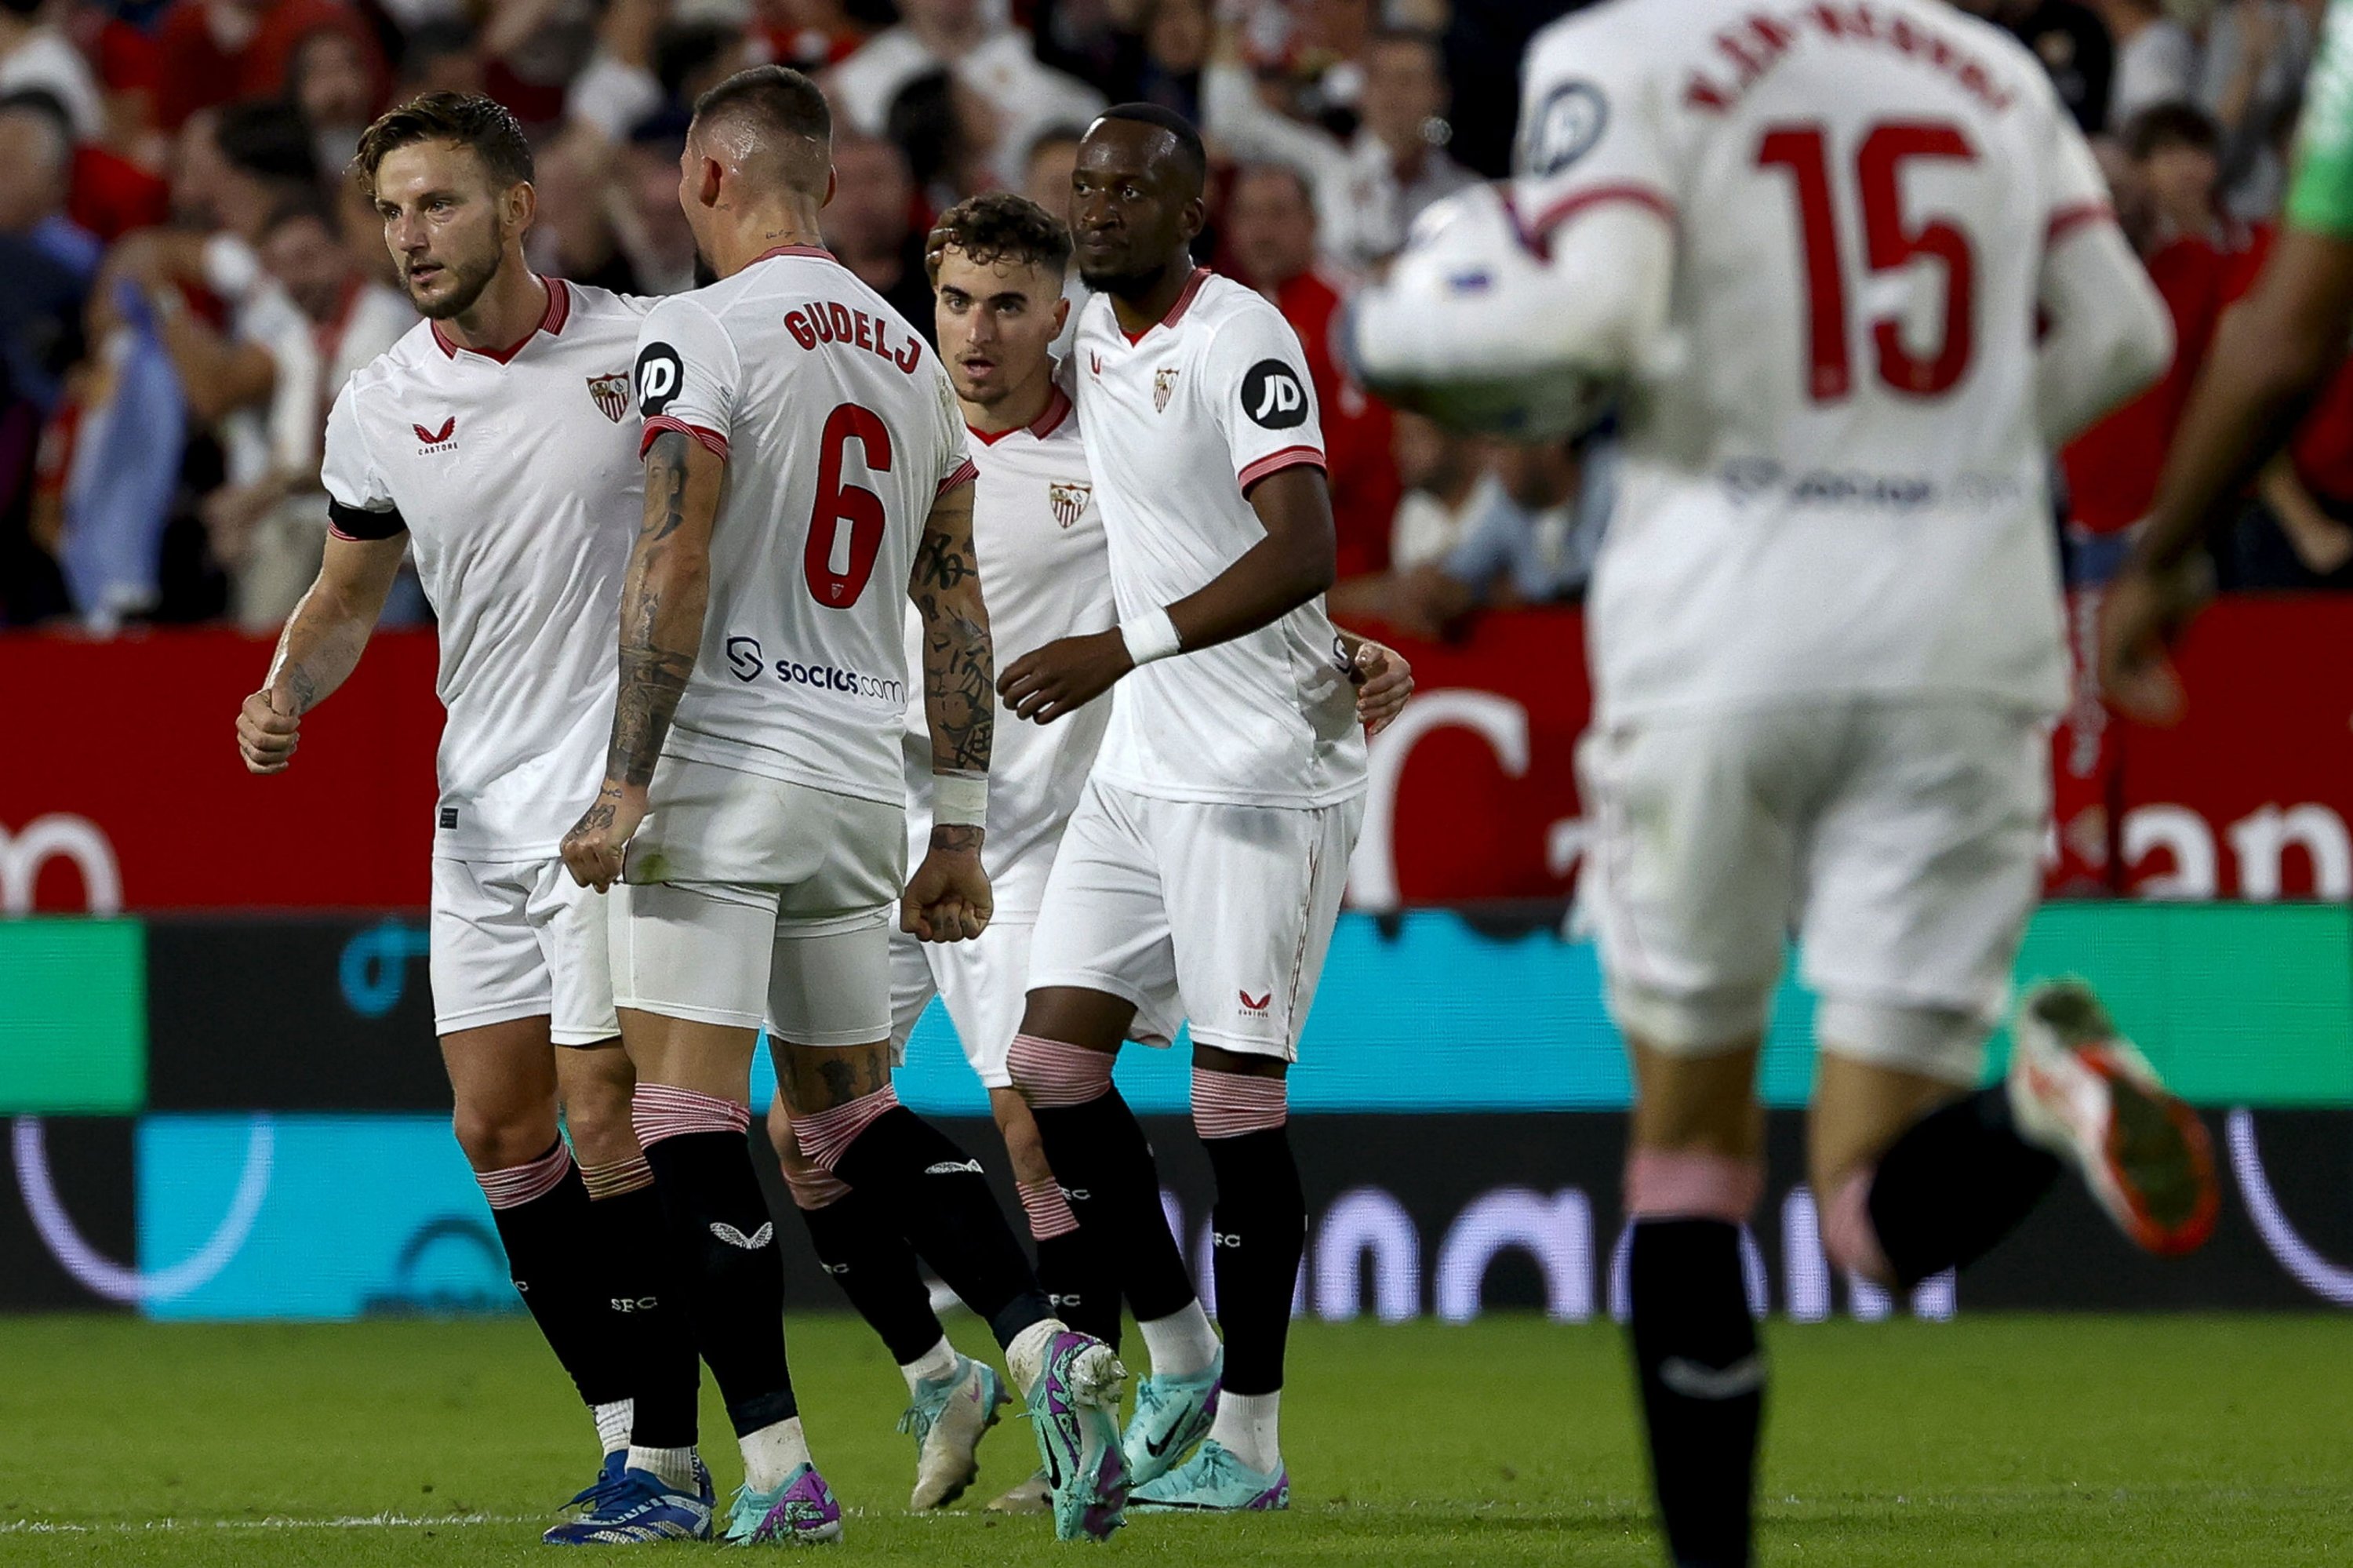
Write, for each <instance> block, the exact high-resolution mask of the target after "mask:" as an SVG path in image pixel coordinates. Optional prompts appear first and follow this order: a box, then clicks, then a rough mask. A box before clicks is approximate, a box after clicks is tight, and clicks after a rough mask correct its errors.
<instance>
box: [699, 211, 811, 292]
mask: <svg viewBox="0 0 2353 1568" xmlns="http://www.w3.org/2000/svg"><path fill="white" fill-rule="evenodd" d="M817 215H818V204H817V203H816V202H813V201H806V200H800V199H790V200H786V201H784V202H777V203H766V204H763V205H762V206H759V207H745V208H743V209H742V210H741V213H740V214H739V215H738V216H736V217H734V219H733V221H732V222H729V223H727V224H726V225H725V226H724V227H723V228H721V229H720V230H719V232H718V233H716V234H714V235H712V237H711V247H710V252H711V253H710V257H709V260H710V262H711V270H712V271H714V272H716V273H718V274H719V275H720V276H721V277H723V278H733V276H734V275H735V274H736V273H738V272H741V271H742V270H744V268H746V267H749V266H750V265H751V264H752V263H753V262H754V261H757V260H759V259H760V258H761V257H763V256H765V255H767V254H768V253H769V252H770V251H772V250H782V249H787V248H788V247H792V246H797V245H810V246H818V247H822V246H823V245H824V244H825V233H824V230H823V229H822V228H820V227H819V226H818V217H817Z"/></svg>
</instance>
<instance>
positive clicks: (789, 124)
mask: <svg viewBox="0 0 2353 1568" xmlns="http://www.w3.org/2000/svg"><path fill="white" fill-rule="evenodd" d="M688 137H689V140H690V141H691V142H692V143H694V144H695V145H696V146H697V147H698V148H699V149H700V150H701V152H702V154H703V155H705V156H707V157H710V158H712V159H714V160H715V161H717V162H720V163H723V164H726V165H728V166H729V167H731V168H733V169H734V170H736V171H737V172H738V173H740V174H741V175H743V177H744V179H745V180H746V181H748V182H750V183H751V184H753V185H755V186H758V187H763V188H774V187H776V186H782V187H784V188H786V189H789V190H793V191H797V192H798V193H800V194H801V195H803V196H815V197H817V198H818V200H820V201H822V200H823V199H824V197H825V194H826V183H827V179H828V175H829V174H830V173H831V170H832V166H833V111H832V110H830V109H829V108H828V107H827V106H826V101H825V94H823V93H821V92H819V91H818V88H817V83H815V82H813V81H811V80H810V79H808V78H807V77H805V76H803V75H802V74H801V73H800V72H798V71H797V70H791V69H786V67H784V66H776V65H765V66H755V67H754V68H753V69H750V70H745V71H738V72H736V73H735V74H734V75H733V76H731V77H729V78H728V79H726V80H725V81H723V82H721V83H720V84H719V85H718V86H717V87H714V88H712V90H710V91H708V92H706V93H704V94H703V95H702V97H701V98H699V99H697V100H696V101H695V104H694V126H693V129H692V130H691V131H690V132H688Z"/></svg>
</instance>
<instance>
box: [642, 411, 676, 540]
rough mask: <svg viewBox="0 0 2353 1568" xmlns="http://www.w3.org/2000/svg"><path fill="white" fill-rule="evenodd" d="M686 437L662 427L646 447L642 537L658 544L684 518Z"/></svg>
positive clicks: (670, 533) (667, 536)
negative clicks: (644, 510)
mask: <svg viewBox="0 0 2353 1568" xmlns="http://www.w3.org/2000/svg"><path fill="white" fill-rule="evenodd" d="M686 449H687V440H686V438H685V437H684V436H683V435H681V434H680V433H679V432H678V431H676V430H664V431H663V432H662V433H661V434H659V435H658V436H656V437H655V438H654V440H653V444H652V445H651V446H649V447H648V448H647V449H646V521H645V526H644V528H643V530H642V534H643V539H641V540H640V543H642V542H644V540H651V541H653V542H654V543H657V544H659V542H660V541H662V540H664V539H667V538H669V537H670V535H672V534H675V533H677V532H678V530H679V525H680V524H681V523H683V522H685V521H686Z"/></svg>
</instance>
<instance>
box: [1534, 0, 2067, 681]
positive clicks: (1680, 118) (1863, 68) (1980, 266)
mask: <svg viewBox="0 0 2353 1568" xmlns="http://www.w3.org/2000/svg"><path fill="white" fill-rule="evenodd" d="M1525 69H1526V79H1525V83H1524V87H1525V94H1524V97H1523V100H1522V101H1523V102H1524V104H1525V111H1524V120H1523V123H1522V127H1521V135H1520V145H1519V150H1518V163H1519V176H1518V180H1517V183H1516V187H1515V192H1514V196H1515V200H1516V202H1517V204H1518V206H1519V208H1520V214H1521V218H1522V222H1523V224H1524V227H1525V231H1526V233H1527V236H1528V238H1529V242H1530V243H1531V244H1533V245H1535V246H1539V247H1541V246H1543V245H1545V244H1546V243H1547V242H1548V241H1549V240H1550V238H1552V237H1553V236H1555V235H1556V234H1557V233H1558V232H1560V230H1561V228H1562V227H1563V226H1564V225H1567V224H1569V223H1572V222H1573V221H1574V220H1575V218H1576V217H1577V214H1578V213H1579V212H1581V211H1584V210H1586V209H1588V208H1589V207H1593V206H1594V205H1596V204H1599V203H1609V202H1635V203H1640V204H1642V205H1645V206H1648V207H1652V208H1654V209H1656V210H1657V211H1659V212H1660V213H1661V214H1662V216H1664V217H1667V218H1668V220H1669V221H1670V222H1671V223H1672V224H1673V225H1674V226H1675V230H1676V241H1675V257H1676V262H1675V265H1676V275H1675V278H1674V283H1673V289H1672V299H1671V304H1670V307H1669V318H1668V319H1669V325H1670V329H1671V331H1670V334H1669V341H1668V344H1667V347H1668V354H1667V355H1666V356H1665V357H1664V362H1663V363H1662V365H1660V366H1656V367H1653V368H1652V369H1651V371H1650V372H1649V373H1647V374H1646V375H1645V376H1644V377H1643V378H1642V380H1641V383H1640V385H1639V387H1637V389H1636V390H1635V391H1634V392H1633V393H1632V394H1631V395H1630V398H1629V401H1628V404H1627V408H1626V419H1625V434H1626V462H1625V468H1624V473H1623V478H1622V480H1621V490H1620V503H1619V507H1618V511H1617V514H1616V515H1615V516H1614V517H1613V518H1612V520H1611V523H1610V528H1609V536H1608V539H1607V541H1606V542H1605V544H1604V546H1603V548H1602V554H1601V557H1600V560H1599V565H1598V567H1597V570H1596V574H1595V584H1594V589H1593V593H1592V598H1591V601H1590V610H1591V616H1592V621H1591V628H1590V635H1591V638H1592V642H1593V650H1594V662H1595V669H1596V673H1597V676H1598V680H1597V686H1598V698H1599V715H1598V716H1599V718H1600V719H1601V720H1602V721H1603V722H1605V723H1616V722H1620V721H1623V720H1625V719H1628V718H1630V717H1635V716H1639V715H1647V714H1651V713H1656V712H1660V711H1662V710H1666V709H1687V710H1688V709H1700V710H1708V709H1722V708H1725V707H1742V706H1749V705H1758V704H1762V703H1767V702H1783V701H1791V700H1796V701H1803V700H1805V699H1807V698H1808V697H1809V696H1812V695H1819V694H1873V693H1883V694H1890V695H1915V694H1953V695H1967V696H1972V697H1978V698H1983V699H1989V700H1992V701H1995V702H1999V703H2002V704H2006V705H2017V706H2020V707H2022V708H2027V709H2031V710H2040V711H2044V712H2055V711H2056V710H2057V709H2058V707H2059V706H2060V705H2061V704H2062V702H2063V700H2064V697H2065V683H2066V671H2065V664H2064V662H2063V653H2062V643H2061V620H2060V601H2059V591H2058V580H2057V571H2056V562H2055V559H2054V550H2053V546H2052V524H2051V517H2050V504H2049V500H2048V497H2047V494H2046V485H2045V478H2044V474H2045V453H2044V451H2043V449H2042V442H2041V437H2040V435H2039V433H2038V427H2037V423H2036V413H2035V408H2036V392H2035V387H2036V358H2035V342H2036V311H2037V292H2038V278H2039V275H2040V273H2041V270H2042V260H2043V256H2044V252H2045V251H2046V249H2048V248H2049V247H2050V246H2051V245H2052V243H2054V242H2055V241H2057V240H2058V239H2059V238H2062V237H2063V236H2064V235H2065V234H2066V233H2067V232H2068V230H2069V229H2070V228H2072V227H2073V226H2075V225H2077V224H2081V223H2085V222H2095V221H2103V220H2105V218H2106V217H2107V216H2108V213H2107V199H2108V198H2107V193H2106V189H2105V185H2103V184H2102V181H2101V178H2100V175H2099V172H2098V170H2097V167H2096V166H2095V165H2094V163H2093V161H2092V156H2091V153H2090V150H2089V149H2088V148H2087V147H2086V146H2085V145H2084V139H2083V137H2082V136H2081V135H2080V134H2079V133H2078V132H2077V131H2076V129H2075V127H2074V125H2073V122H2071V121H2070V120H2069V118H2068V116H2067V114H2066V112H2065V111H2064V110H2063V109H2062V108H2061V106H2060V104H2059V101H2058V98H2057V96H2056V94H2055V93H2054V92H2053V91H2052V87H2051V85H2050V82H2049V80H2048V79H2046V77H2045V76H2044V74H2043V71H2042V68H2041V67H2040V66H2039V65H2038V64H2037V63H2036V62H2035V60H2034V59H2033V58H2032V57H2031V56H2030V55H2029V54H2028V53H2027V52H2026V51H2025V50H2024V49H2023V48H2021V47H2020V46H2019V45H2018V44H2017V43H2016V42H2015V41H2013V40H2012V39H2011V38H2010V37H2009V36H2008V35H2006V34H2003V33H2001V32H1999V31H1997V30H1996V29H1994V28H1992V27H1990V26H1987V25H1985V24H1983V23H1981V22H1978V21H1976V20H1974V19H1972V18H1971V17H1969V16H1965V15H1963V14H1962V13H1960V12H1959V11H1957V10H1955V9H1953V8H1951V7H1950V6H1947V5H1940V4H1934V3H1931V0H1821V3H1820V4H1790V3H1782V4H1771V3H1767V4H1753V3H1746V0H1604V3H1603V4H1601V5H1595V6H1592V7H1590V8H1589V9H1587V10H1584V11H1581V12H1579V13H1577V15H1575V16H1571V17H1568V18H1567V19H1566V20H1564V21H1562V22H1559V23H1556V24H1555V25H1554V26H1551V27H1549V28H1547V29H1546V31H1544V32H1543V33H1541V34H1540V35H1538V37H1537V38H1536V40H1535V44H1534V45H1533V46H1532V47H1531V48H1530V50H1529V54H1528V57H1527V61H1526V67H1525Z"/></svg>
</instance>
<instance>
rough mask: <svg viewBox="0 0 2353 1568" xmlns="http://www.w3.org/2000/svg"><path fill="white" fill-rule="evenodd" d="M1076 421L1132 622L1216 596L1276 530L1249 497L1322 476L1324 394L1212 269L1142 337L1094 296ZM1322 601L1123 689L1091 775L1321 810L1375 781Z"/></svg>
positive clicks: (1151, 790) (1275, 324)
mask: <svg viewBox="0 0 2353 1568" xmlns="http://www.w3.org/2000/svg"><path fill="white" fill-rule="evenodd" d="M1075 357H1076V359H1077V361H1078V364H1077V384H1078V403H1079V419H1080V422H1081V424H1082V426H1083V427H1084V428H1085V430H1086V439H1087V461H1088V465H1089V467H1090V468H1091V469H1092V471H1093V473H1094V479H1095V501H1096V503H1097V504H1099V505H1100V506H1102V508H1103V532H1104V535H1105V536H1106V537H1107V538H1108V540H1109V541H1110V545H1111V577H1112V588H1113V592H1114V593H1115V594H1116V595H1117V598H1118V606H1119V617H1120V619H1121V620H1128V619H1129V618H1131V617H1133V616H1136V615H1140V614H1143V613H1144V612H1145V611H1146V610H1149V609H1163V608H1166V606H1168V605H1171V604H1174V603H1175V602H1176V600H1178V599H1183V598H1185V597H1186V596H1187V595H1188V594H1191V593H1193V592H1195V591H1197V590H1198V589H1199V588H1203V587H1205V586H1206V585H1207V584H1208V582H1209V580H1210V579H1211V578H1213V577H1217V576H1218V575H1219V573H1221V572H1223V571H1224V570H1225V569H1226V568H1227V567H1229V566H1232V565H1233V564H1234V562H1235V561H1236V560H1237V559H1238V558H1240V556H1241V555H1242V553H1243V552H1244V551H1246V550H1248V549H1249V548H1250V546H1252V545H1254V544H1256V543H1258V541H1259V540H1261V539H1263V538H1264V537H1266V529H1265V526H1264V525H1263V524H1261V523H1260V522H1259V520H1258V514H1257V513H1256V512H1254V511H1252V510H1251V509H1250V502H1249V501H1248V500H1246V499H1245V498H1244V493H1245V492H1247V491H1248V490H1249V488H1250V486H1251V485H1253V484H1255V483H1257V482H1259V481H1260V480H1261V479H1263V478H1265V477H1266V476H1267V475H1269V474H1271V473H1276V472H1279V471H1282V469H1285V468H1288V467H1291V466H1293V464H1297V463H1312V464H1314V466H1316V467H1317V468H1321V467H1323V466H1324V434H1323V430H1322V428H1321V427H1320V426H1319V425H1318V423H1317V419H1316V408H1315V388H1314V383H1313V382H1312V381H1311V380H1310V379H1309V377H1308V374H1307V359H1306V355H1304V354H1303V352H1302V351H1301V349H1300V346H1299V335H1298V334H1296V333H1294V332H1293V331H1292V329H1291V323H1289V322H1287V321H1285V320H1283V318H1282V313H1281V312H1279V311H1277V310H1276V309H1275V308H1274V306H1273V305H1271V304H1270V303H1269V302H1267V301H1266V300H1265V299H1263V298H1261V296H1260V295H1259V294H1257V293H1256V292H1254V291H1251V290H1250V289H1246V288H1244V287H1242V285H1240V283H1237V282H1235V281H1232V280H1231V279H1228V278H1221V277H1219V276H1217V275H1216V274H1215V273H1212V272H1210V271H1209V270H1207V269H1206V268H1204V269H1201V270H1197V271H1196V272H1195V273H1194V274H1193V278H1192V281H1191V282H1189V283H1187V285H1186V289H1185V292H1184V293H1183V294H1181V295H1179V296H1178V297H1177V300H1176V304H1175V305H1174V306H1172V307H1171V308H1170V310H1169V312H1168V314H1167V316H1166V319H1164V320H1162V321H1159V322H1156V323H1154V324H1153V325H1152V326H1151V327H1149V328H1148V329H1146V330H1145V332H1144V333H1143V334H1141V335H1140V336H1138V337H1136V338H1134V339H1133V340H1131V339H1130V338H1129V337H1128V335H1127V334H1126V333H1124V332H1123V331H1122V330H1121V329H1120V325H1119V318H1118V317H1117V316H1115V315H1114V314H1113V313H1112V303H1111V297H1110V296H1109V295H1107V294H1097V295H1095V296H1094V297H1093V298H1092V299H1091V300H1089V301H1088V302H1087V307H1086V310H1085V311H1084V312H1083V313H1082V315H1081V317H1080V320H1079V335H1078V342H1077V347H1076V354H1075ZM1336 645H1337V638H1336V636H1335V633H1334V631H1333V630H1332V621H1331V619H1330V618H1329V617H1328V616H1326V615H1325V614H1324V601H1323V600H1322V599H1320V598H1319V599H1314V600H1313V601H1312V602H1310V603H1307V604H1303V605H1302V606H1300V607H1299V608H1298V609H1294V610H1293V611H1292V612H1291V613H1290V614H1288V615H1286V616H1284V617H1283V618H1282V620H1278V621H1276V622H1274V623H1273V624H1272V625H1271V626H1264V627H1261V628H1260V629H1259V630H1256V631H1253V632H1251V633H1250V634H1249V635H1248V636H1246V637H1237V638H1235V639H1234V640H1233V641H1229V642H1221V643H1219V645H1218V646H1216V647H1214V648H1204V649H1201V650H1199V651H1198V652H1189V653H1180V654H1178V655H1176V657H1175V658H1171V659H1163V660H1160V661H1158V662H1155V663H1151V664H1146V665H1145V666H1144V667H1143V668H1142V669H1140V670H1137V671H1135V672H1134V673H1132V674H1130V675H1128V676H1127V677H1126V678H1125V679H1124V680H1123V681H1121V682H1120V683H1119V685H1118V686H1117V687H1116V688H1115V690H1114V696H1115V698H1116V700H1115V701H1114V702H1113V705H1112V717H1111V726H1110V729H1109V731H1108V732H1107V733H1106V734H1105V736H1104V737H1103V755H1102V757H1101V758H1100V759H1099V760H1098V762H1097V764H1096V766H1097V768H1098V769H1099V770H1100V772H1101V776H1102V777H1103V779H1104V780H1105V781H1106V782H1109V783H1113V784H1116V785H1118V786H1119V787H1120V788H1121V789H1128V790H1132V791H1133V792H1134V793H1136V794H1139V795H1151V796H1156V797H1158V798H1160V799H1162V800H1204V801H1218V802H1224V803H1227V804H1232V805H1261V806H1325V805H1330V804H1332V803H1333V802H1335V801H1337V800H1346V799H1348V798H1349V797H1351V796H1354V795H1356V794H1358V793H1360V792H1361V791H1362V790H1363V789H1364V787H1365V741H1364V736H1363V734H1362V732H1361V731H1360V730H1359V729H1358V727H1357V725H1356V692H1355V688H1354V687H1352V686H1351V685H1350V684H1349V683H1348V681H1347V675H1346V671H1345V668H1344V667H1343V666H1342V664H1341V662H1340V660H1339V658H1338V655H1337V652H1336Z"/></svg>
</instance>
